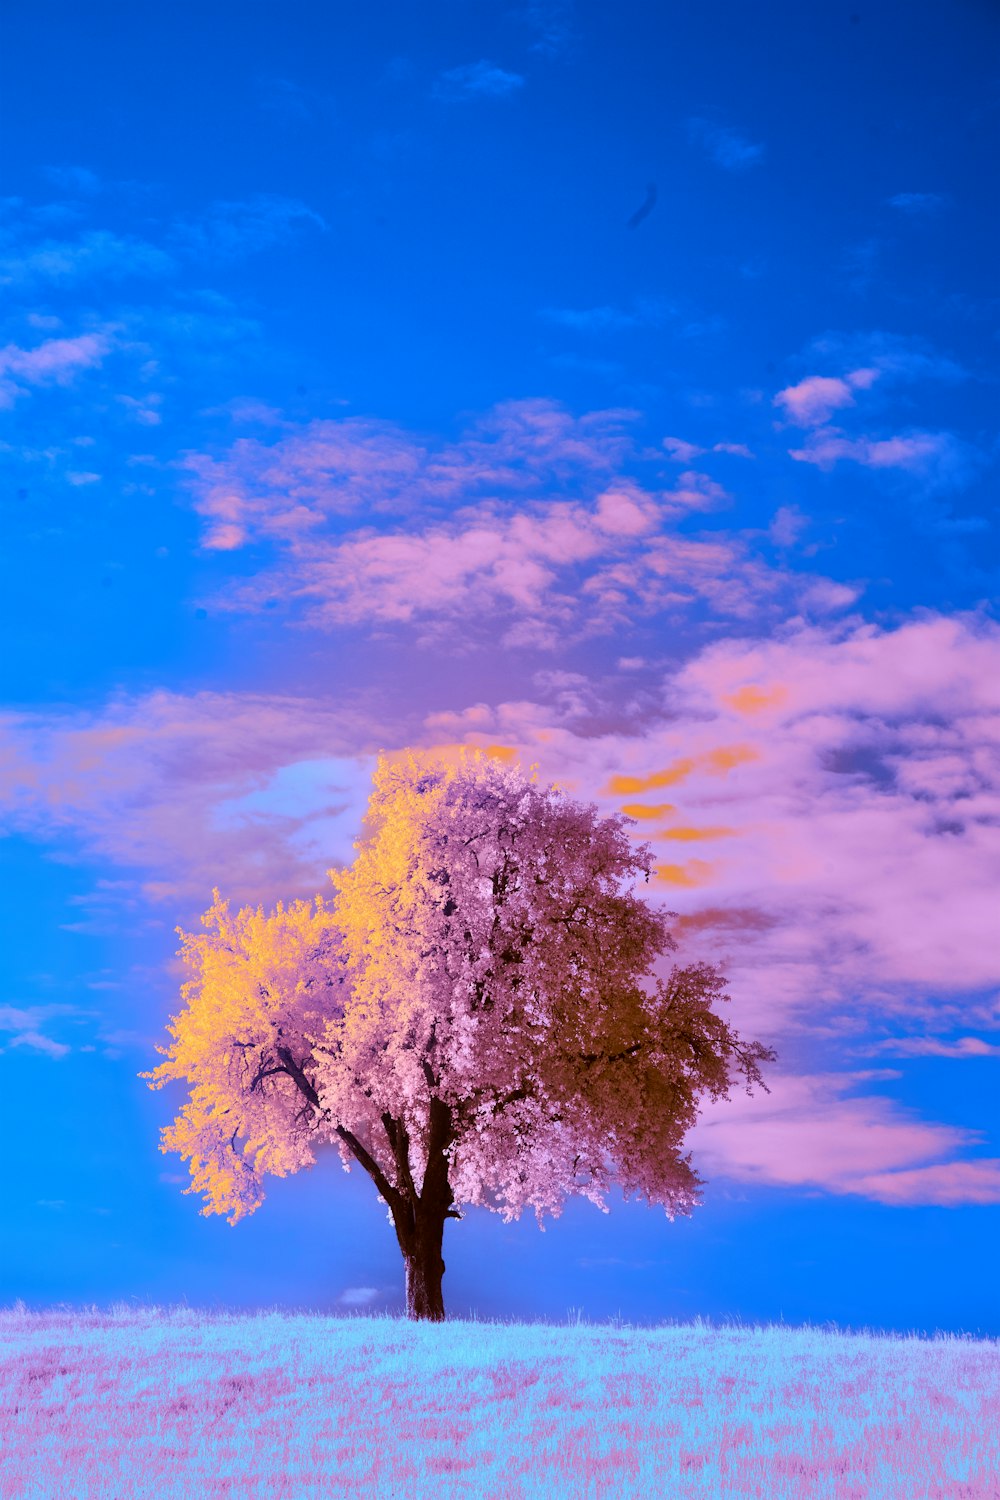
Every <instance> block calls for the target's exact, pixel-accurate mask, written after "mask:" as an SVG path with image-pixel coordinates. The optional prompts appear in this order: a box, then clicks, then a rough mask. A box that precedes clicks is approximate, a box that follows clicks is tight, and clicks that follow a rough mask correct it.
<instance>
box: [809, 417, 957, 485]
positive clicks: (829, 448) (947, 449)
mask: <svg viewBox="0 0 1000 1500" xmlns="http://www.w3.org/2000/svg"><path fill="white" fill-rule="evenodd" d="M789 453H790V456H791V457H792V458H794V459H795V460H796V462H797V463H805V464H815V466H816V467H817V468H819V469H832V468H833V466H834V464H836V463H839V462H840V461H841V459H848V460H849V461H850V462H851V463H856V464H861V465H862V466H863V467H864V468H866V469H905V470H906V471H907V472H909V473H911V474H928V473H932V472H937V473H948V472H955V471H957V470H960V469H964V467H965V466H966V462H965V459H964V457H963V455H962V453H961V451H960V449H959V446H958V444H957V442H956V440H955V438H954V437H953V436H952V434H951V433H949V432H910V433H906V434H899V435H897V436H895V437H889V438H869V437H858V438H849V437H845V435H844V434H843V433H842V432H838V431H837V429H836V428H834V427H825V428H821V429H820V430H819V431H818V432H814V433H812V434H811V435H810V437H809V438H808V440H807V442H806V444H805V447H803V448H792V449H790V450H789Z"/></svg>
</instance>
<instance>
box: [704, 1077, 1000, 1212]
mask: <svg viewBox="0 0 1000 1500" xmlns="http://www.w3.org/2000/svg"><path fill="white" fill-rule="evenodd" d="M864 1081H865V1079H864V1075H861V1077H860V1078H857V1077H856V1076H852V1075H851V1074H829V1073H828V1074H819V1075H812V1076H801V1075H800V1076H798V1077H791V1076H787V1075H784V1076H780V1075H779V1076H777V1077H773V1078H772V1079H770V1080H769V1087H770V1088H771V1093H770V1095H768V1096H767V1097H765V1098H763V1099H760V1098H756V1097H755V1098H754V1099H753V1100H748V1099H746V1097H745V1096H742V1095H741V1096H734V1097H733V1099H732V1100H730V1101H729V1102H727V1103H720V1104H710V1105H709V1106H708V1107H707V1108H706V1109H705V1111H704V1112H703V1114H702V1117H701V1118H700V1119H699V1121H698V1124H697V1125H696V1126H695V1128H694V1130H693V1131H692V1133H691V1136H690V1138H689V1139H690V1144H691V1146H692V1148H693V1151H694V1160H695V1165H696V1166H699V1167H704V1168H706V1169H707V1170H708V1172H709V1173H720V1174H724V1175H726V1176H728V1177H731V1178H734V1179H735V1180H737V1181H742V1182H757V1183H767V1184H772V1185H774V1186H781V1187H805V1188H810V1187H814V1188H815V1187H818V1188H822V1189H823V1190H825V1191H826V1192H830V1193H837V1194H848V1193H851V1194H856V1195H858V1196H860V1197H864V1198H870V1199H874V1200H875V1201H876V1202H878V1203H886V1204H893V1205H898V1206H904V1205H905V1206H910V1205H913V1206H915V1205H919V1204H939V1205H958V1204H960V1203H1000V1161H997V1160H994V1159H985V1160H982V1159H981V1160H975V1159H973V1160H968V1159H966V1160H962V1159H961V1158H958V1157H957V1155H956V1153H957V1152H959V1151H961V1150H963V1149H968V1147H970V1146H974V1145H976V1144H977V1143H978V1141H977V1137H976V1136H975V1135H974V1134H973V1133H972V1132H970V1131H966V1130H960V1129H957V1128H956V1127H954V1126H949V1125H938V1124H933V1123H930V1122H927V1121H924V1120H920V1119H918V1118H917V1117H916V1116H915V1115H914V1114H913V1113H912V1112H911V1111H908V1110H904V1109H902V1108H901V1107H900V1106H899V1105H897V1104H895V1103H893V1102H892V1101H891V1100H889V1099H887V1098H883V1097H880V1096H878V1095H862V1096H860V1097H849V1091H850V1090H852V1089H853V1088H855V1087H857V1084H858V1082H864ZM942 1157H945V1158H950V1159H947V1160H943V1161H942V1160H941V1159H940V1158H942Z"/></svg>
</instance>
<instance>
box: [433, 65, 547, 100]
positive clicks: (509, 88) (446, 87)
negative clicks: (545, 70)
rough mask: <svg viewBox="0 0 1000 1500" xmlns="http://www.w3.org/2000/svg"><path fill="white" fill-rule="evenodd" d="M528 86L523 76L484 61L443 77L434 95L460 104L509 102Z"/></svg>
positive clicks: (450, 72) (449, 71)
mask: <svg viewBox="0 0 1000 1500" xmlns="http://www.w3.org/2000/svg"><path fill="white" fill-rule="evenodd" d="M524 83H525V80H524V78H523V77H522V76H521V74H520V73H510V72H508V71H507V70H506V69H505V68H501V67H499V66H498V65H497V64H496V63H493V62H487V61H486V59H485V58H484V59H481V60H480V61H479V62H474V63H462V64H461V66H459V67H457V68H449V69H448V71H447V72H445V73H441V74H439V75H438V78H437V80H436V82H435V84H434V90H433V92H434V97H435V98H436V99H443V100H446V101H447V102H449V103H452V104H459V103H464V102H466V101H468V100H472V99H506V98H509V97H510V96H511V95H512V94H516V93H517V92H518V91H519V90H520V89H522V88H523V87H524Z"/></svg>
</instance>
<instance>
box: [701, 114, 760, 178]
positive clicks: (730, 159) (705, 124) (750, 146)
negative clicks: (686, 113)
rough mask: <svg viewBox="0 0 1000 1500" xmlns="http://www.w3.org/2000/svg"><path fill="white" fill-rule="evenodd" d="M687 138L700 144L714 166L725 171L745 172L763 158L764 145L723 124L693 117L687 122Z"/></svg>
mask: <svg viewBox="0 0 1000 1500" xmlns="http://www.w3.org/2000/svg"><path fill="white" fill-rule="evenodd" d="M687 133H688V139H689V140H692V141H694V142H695V143H696V144H697V145H699V146H702V147H703V148H704V150H705V151H706V152H707V153H708V155H709V156H710V157H711V159H712V160H713V161H714V162H715V164H716V166H718V167H723V168H725V170H726V171H727V172H745V171H746V170H747V168H749V167H755V166H757V165H759V163H760V162H761V161H763V159H764V147H763V146H762V145H759V144H757V143H755V142H753V141H751V140H748V139H747V137H746V136H745V135H741V134H740V132H739V131H738V130H731V129H729V128H728V127H727V126H725V125H717V124H714V123H713V122H712V121H711V120H705V119H702V118H700V117H695V118H692V119H690V120H688V122H687Z"/></svg>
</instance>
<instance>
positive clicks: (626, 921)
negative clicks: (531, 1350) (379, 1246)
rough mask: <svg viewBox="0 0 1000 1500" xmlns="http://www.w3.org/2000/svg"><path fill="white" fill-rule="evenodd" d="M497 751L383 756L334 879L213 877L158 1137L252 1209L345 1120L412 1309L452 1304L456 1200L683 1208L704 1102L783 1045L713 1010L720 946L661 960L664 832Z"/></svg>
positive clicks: (204, 1178)
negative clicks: (309, 895)
mask: <svg viewBox="0 0 1000 1500" xmlns="http://www.w3.org/2000/svg"><path fill="white" fill-rule="evenodd" d="M630 821H631V820H630V819H627V818H625V817H622V816H616V817H603V818H602V817H601V816H600V815H599V814H598V811H597V809H596V808H594V807H592V806H585V805H584V804H582V803H580V802H577V801H574V800H573V799H571V798H570V797H568V796H566V795H564V794H563V793H562V792H560V791H557V790H556V789H555V788H553V787H543V786H540V785H539V784H537V782H535V781H534V780H532V779H529V778H527V777H525V776H524V775H523V774H522V773H521V772H520V771H519V770H515V769H511V768H505V767H502V766H500V765H499V764H497V763H496V762H495V761H493V760H489V759H486V758H484V757H482V756H479V755H471V756H466V757H464V758H463V759H462V760H461V761H460V762H459V763H458V764H457V765H455V764H452V765H447V764H444V763H442V762H440V761H438V762H431V761H428V760H427V759H426V758H424V759H420V758H418V757H416V756H413V755H411V756H410V757H409V758H407V759H406V760H405V761H404V762H403V763H396V764H393V763H390V762H389V761H387V760H385V759H383V760H382V761H380V763H379V766H378V769H377V771H376V774H375V784H374V790H373V793H372V797H371V801H370V803H369V809H368V816H367V835H366V837H365V838H364V839H363V840H362V841H361V842H360V843H359V844H357V845H356V846H355V847H356V849H357V857H356V859H355V861H354V863H353V864H352V865H351V866H350V867H349V868H347V869H344V870H341V871H331V872H330V874H331V878H332V881H333V884H334V887H335V892H334V896H333V898H332V899H331V900H324V899H323V898H322V897H320V896H317V897H316V898H315V901H314V902H312V903H309V902H305V901H296V902H294V903H293V904H292V905H290V906H287V907H285V906H282V905H279V906H278V907H277V908H276V910H274V911H273V912H271V913H269V914H265V913H264V911H263V910H261V909H257V910H253V909H251V908H244V909H242V910H241V911H239V912H238V914H237V915H235V916H233V915H232V913H231V912H230V910H229V907H228V904H227V903H226V902H225V901H222V900H221V899H220V897H219V893H218V891H216V892H215V900H214V904H213V905H212V907H211V908H210V910H209V911H208V912H206V914H205V915H204V917H203V918H202V922H203V924H204V926H205V928H206V929H207V931H206V932H205V933H204V934H198V935H195V934H188V933H181V937H182V940H183V948H182V955H183V957H184V959H185V961H186V963H187V965H188V966H189V969H190V971H191V976H192V977H191V978H190V980H189V982H188V983H187V984H186V985H185V986H184V987H183V990H182V997H183V999H184V1001H185V1008H184V1010H183V1011H182V1012H181V1014H180V1015H179V1016H178V1017H176V1018H175V1019H174V1021H173V1023H172V1024H171V1025H170V1026H169V1027H168V1030H169V1031H170V1034H171V1036H172V1037H173V1042H172V1045H171V1046H169V1047H167V1048H159V1049H158V1050H159V1051H160V1052H161V1053H162V1054H163V1055H164V1056H165V1058H166V1061H165V1062H163V1063H161V1064H160V1066H159V1067H157V1068H156V1069H155V1071H153V1072H152V1073H147V1074H144V1075H142V1076H144V1077H146V1078H148V1079H149V1080H150V1086H151V1087H153V1088H159V1087H162V1086H163V1085H164V1084H165V1083H167V1082H168V1081H171V1080H183V1081H185V1082H187V1083H188V1084H189V1085H190V1099H189V1102H188V1103H187V1104H186V1105H185V1107H184V1109H183V1110H182V1112H181V1114H180V1115H179V1116H178V1118H177V1119H176V1120H175V1121H174V1123H173V1124H172V1125H170V1126H169V1127H167V1128H166V1129H165V1130H164V1132H163V1136H162V1144H161V1150H164V1151H176V1152H178V1153H179V1154H180V1155H181V1157H182V1158H184V1159H185V1160H186V1161H188V1162H189V1164H190V1170H191V1178H192V1182H191V1186H190V1187H189V1188H188V1189H186V1191H188V1192H201V1193H203V1194H204V1195H205V1199H206V1206H205V1207H204V1209H203V1210H202V1212H203V1213H206V1214H210V1213H226V1214H228V1216H229V1222H230V1223H232V1224H235V1223H236V1222H237V1221H238V1220H239V1219H240V1218H242V1217H243V1216H244V1215H245V1214H248V1213H253V1212H254V1211H255V1209H256V1208H257V1207H258V1206H259V1205H260V1203H261V1202H262V1200H263V1192H262V1189H261V1182H262V1178H263V1177H264V1176H265V1174H267V1173H269V1172H270V1173H272V1174H274V1175H276V1176H279V1177H282V1176H285V1175H286V1174H287V1173H289V1172H295V1171H298V1170H299V1168H300V1167H304V1166H309V1165H311V1164H312V1163H313V1162H314V1160H315V1152H316V1149H317V1148H318V1147H319V1146H321V1145H324V1144H328V1143H332V1144H333V1145H335V1146H336V1147H337V1148H338V1149H339V1152H340V1156H341V1159H342V1161H343V1163H344V1166H345V1168H346V1169H347V1170H348V1171H349V1170H350V1168H351V1165H352V1164H353V1163H357V1164H360V1166H361V1167H362V1168H363V1169H364V1170H365V1171H366V1172H367V1173H368V1175H369V1176H370V1177H371V1179H372V1181H373V1182H374V1184H375V1187H376V1189H377V1190H378V1194H379V1196H380V1198H381V1199H382V1200H383V1201H384V1202H385V1204H386V1205H387V1207H388V1210H389V1218H390V1219H391V1222H392V1224H393V1226H394V1228H395V1232H396V1238H397V1240H398V1243H399V1248H400V1250H401V1252H402V1255H403V1260H404V1263H405V1267H406V1306H407V1311H408V1313H409V1315H410V1316H411V1317H413V1318H431V1319H441V1318H443V1317H444V1302H443V1297H442V1277H443V1275H444V1269H445V1266H444V1260H443V1258H442V1245H443V1236H444V1226H445V1223H446V1221H447V1220H448V1219H460V1218H461V1212H460V1205H477V1206H481V1207H485V1208H489V1209H492V1210H494V1211H495V1212H499V1213H500V1214H502V1215H503V1217H504V1218H505V1219H506V1220H511V1219H515V1218H518V1217H519V1216H520V1214H521V1213H522V1212H523V1210H524V1209H525V1208H531V1209H533V1210H534V1212H535V1215H536V1218H537V1220H538V1222H539V1224H541V1223H542V1220H543V1218H544V1216H545V1215H546V1214H550V1215H553V1216H556V1215H558V1214H559V1212H560V1210H561V1206H562V1204H563V1202H564V1200H565V1199H566V1198H567V1197H569V1196H570V1195H571V1194H580V1195H583V1196H584V1197H587V1198H590V1199H591V1200H592V1201H593V1202H594V1203H595V1204H597V1205H598V1206H599V1207H601V1208H602V1209H604V1210H605V1211H606V1204H605V1195H606V1193H607V1191H608V1189H609V1188H610V1186H611V1185H612V1184H613V1183H617V1184H619V1185H620V1186H621V1188H622V1189H623V1190H624V1192H625V1193H626V1194H640V1195H642V1196H644V1197H645V1198H646V1200H647V1201H648V1202H649V1203H651V1204H652V1203H656V1204H659V1205H661V1206H662V1207H664V1208H665V1209H666V1212H667V1214H668V1216H669V1217H670V1218H673V1217H674V1216H675V1214H678V1213H683V1214H687V1213H689V1212H690V1211H691V1208H692V1207H693V1206H694V1205H695V1204H696V1203H697V1201H698V1187H699V1179H698V1177H697V1174H696V1173H695V1172H694V1170H693V1169H692V1167H691V1163H690V1159H689V1157H688V1156H685V1155H682V1154H681V1146H682V1142H683V1139H684V1136H685V1134H686V1132H687V1131H688V1129H689V1128H690V1126H691V1125H692V1124H693V1123H694V1121H695V1118H696V1116H697V1113H698V1106H699V1100H700V1099H701V1097H702V1096H704V1095H708V1096H710V1097H712V1098H715V1099H718V1098H723V1097H726V1096H727V1094H728V1089H729V1087H730V1085H731V1082H732V1081H733V1076H734V1075H735V1074H741V1075H742V1077H743V1079H744V1080H745V1083H746V1086H747V1089H748V1091H749V1090H750V1088H751V1086H752V1085H754V1084H760V1083H761V1082H762V1080H761V1074H760V1064H761V1063H762V1062H764V1061H769V1060H771V1059H772V1058H773V1056H774V1054H773V1053H772V1052H770V1051H769V1050H768V1049H767V1048H765V1047H764V1046H762V1045H761V1044H760V1043H759V1042H749V1043H748V1042H744V1041H743V1040H742V1039H741V1038H740V1037H739V1036H738V1034H737V1033H736V1032H735V1031H734V1030H733V1029H732V1028H731V1027H730V1026H728V1025H727V1024H726V1022H725V1021H724V1020H723V1019H722V1017H721V1016H720V1015H719V1014H718V1013H717V1010H716V1008H715V1007H716V1004H717V1002H720V1001H721V1000H723V999H724V998H725V994H724V991H725V981H724V979H723V978H722V976H721V975H720V973H719V972H718V971H717V970H716V969H715V968H713V967H712V966H710V965H708V964H704V963H698V964H694V965H689V966H687V967H684V968H678V967H676V966H675V967H674V968H673V971H672V972H671V973H670V974H669V976H668V977H665V978H664V977H662V976H660V977H657V976H656V974H655V973H654V968H653V966H654V963H655V961H656V960H657V959H658V958H659V957H660V955H662V954H664V953H667V952H669V951H670V950H672V949H673V948H674V947H675V944H674V941H673V939H672V938H671V936H670V931H669V922H670V917H671V916H672V915H673V914H672V913H664V912H661V911H658V910H655V909H654V908H652V907H651V906H650V905H648V904H647V903H646V902H645V901H644V900H643V899H642V898H641V897H640V896H639V895H638V894H637V892H636V890H635V889H634V887H635V885H636V882H637V881H638V880H639V878H640V877H645V878H646V879H648V878H649V874H650V870H651V859H652V855H651V851H650V849H649V847H648V846H647V845H636V844H634V843H633V842H632V841H631V839H630V837H629V835H628V832H627V827H626V825H627V824H628V823H629V822H630Z"/></svg>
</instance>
